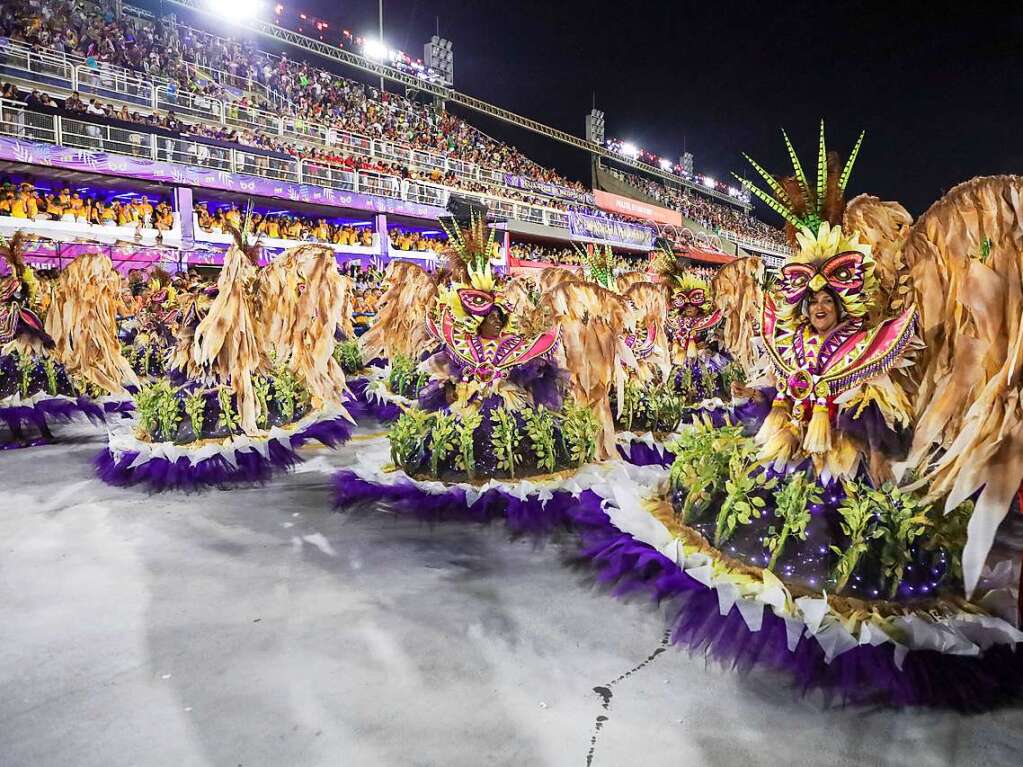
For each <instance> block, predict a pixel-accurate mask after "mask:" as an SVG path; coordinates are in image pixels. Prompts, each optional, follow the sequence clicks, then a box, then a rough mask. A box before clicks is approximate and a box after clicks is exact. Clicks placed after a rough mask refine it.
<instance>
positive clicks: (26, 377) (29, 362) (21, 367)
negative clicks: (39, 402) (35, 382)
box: [18, 354, 36, 399]
mask: <svg viewBox="0 0 1023 767" xmlns="http://www.w3.org/2000/svg"><path fill="white" fill-rule="evenodd" d="M35 368H36V362H35V359H34V358H33V357H32V355H27V356H26V355H21V354H18V373H20V375H21V383H20V386H19V390H20V391H21V397H22V399H24V398H26V397H28V390H29V387H30V386H31V385H32V372H33V371H34V370H35Z"/></svg>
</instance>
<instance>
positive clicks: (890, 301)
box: [842, 194, 913, 321]
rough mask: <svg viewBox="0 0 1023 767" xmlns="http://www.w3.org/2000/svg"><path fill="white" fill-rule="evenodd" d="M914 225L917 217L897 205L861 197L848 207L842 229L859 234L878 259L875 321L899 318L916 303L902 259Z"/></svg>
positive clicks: (876, 265) (876, 267)
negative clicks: (904, 310)
mask: <svg viewBox="0 0 1023 767" xmlns="http://www.w3.org/2000/svg"><path fill="white" fill-rule="evenodd" d="M912 224H913V217H912V216H910V215H909V212H908V211H907V210H906V209H905V208H904V207H902V206H901V205H900V204H899V203H897V202H885V201H882V200H880V199H878V198H877V197H872V196H871V195H867V194H861V195H859V196H858V197H854V198H853V199H852V200H850V201H849V203H848V205H846V209H845V218H844V220H843V222H842V228H843V229H844V230H845V231H847V232H859V235H860V240H861V241H862V242H866V243H868V244H869V245H870V252H871V255H872V256H873V258H874V278H875V279H876V280H877V293H876V294H875V298H874V308H873V313H872V315H871V318H872V319H873V320H875V321H880V320H882V319H884V318H886V317H891V316H892V315H893V314H897V313H898V312H900V311H902V309H904V308H905V304H906V302H907V300H909V301H911V300H912V295H911V289H910V284H909V283H910V280H909V270H908V268H907V267H906V262H905V259H904V257H903V255H902V249H903V247H905V244H906V239H907V238H908V237H909V229H910V226H912Z"/></svg>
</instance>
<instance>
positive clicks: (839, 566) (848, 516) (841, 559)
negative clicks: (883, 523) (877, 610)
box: [831, 481, 883, 593]
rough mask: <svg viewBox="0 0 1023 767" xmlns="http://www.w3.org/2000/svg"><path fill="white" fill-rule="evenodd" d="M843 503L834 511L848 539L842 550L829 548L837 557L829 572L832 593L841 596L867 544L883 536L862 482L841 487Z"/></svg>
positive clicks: (834, 547)
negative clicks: (839, 517) (843, 496)
mask: <svg viewBox="0 0 1023 767" xmlns="http://www.w3.org/2000/svg"><path fill="white" fill-rule="evenodd" d="M843 487H844V489H845V499H844V500H843V501H842V503H841V505H840V506H839V507H838V513H839V515H840V516H841V518H842V521H841V526H842V533H843V534H844V535H845V536H846V537H847V538H848V539H849V541H848V543H847V544H846V546H845V549H844V550H843V549H840V548H839V547H838V546H832V547H831V551H832V552H833V553H834V554H835V555H836V556H837V557H838V561H837V562H836V563H835V566H834V568H832V571H831V583H832V590H833V591H834V592H835V593H841V591H842V590H843V589H844V588H845V587H846V584H848V582H849V578H850V577H851V576H852V574H853V572H855V570H856V566H857V565H858V564H859V562H860V559H861V558H862V557H863V555H864V554H866V553H867V552H868V551H869V550H870V541H872V540H875V539H877V538H880V537H881V535H882V534H883V533H882V531H881V529H880V528H879V527H878V526H877V524H876V523H877V516H876V514H875V509H874V502H873V500H872V499H871V498H870V496H869V490H870V487H869V486H868V485H866V484H864V483H863V482H860V481H853V482H845V483H843Z"/></svg>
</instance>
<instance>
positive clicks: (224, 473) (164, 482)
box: [93, 418, 352, 492]
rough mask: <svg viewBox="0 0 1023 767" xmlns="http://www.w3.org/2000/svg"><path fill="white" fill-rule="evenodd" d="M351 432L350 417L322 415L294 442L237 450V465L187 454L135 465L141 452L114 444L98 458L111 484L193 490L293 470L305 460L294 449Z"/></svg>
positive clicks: (336, 440)
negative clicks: (120, 450) (117, 451)
mask: <svg viewBox="0 0 1023 767" xmlns="http://www.w3.org/2000/svg"><path fill="white" fill-rule="evenodd" d="M351 436H352V429H351V424H350V423H349V422H348V421H347V420H345V419H344V418H332V419H330V420H325V421H317V422H315V423H313V424H310V425H309V426H307V427H306V428H305V429H303V430H302V431H300V432H298V433H296V434H293V435H292V436H291V438H290V440H289V442H290V445H291V446H290V447H286V446H285V445H283V444H281V443H280V442H278V441H276V440H273V441H271V442H269V443H268V445H267V456H266V457H264V456H263V455H262V453H260V452H258V451H256V450H245V451H240V452H236V453H235V454H234V459H235V463H236V464H237V466H235V465H232V464H231V463H230V462H228V461H227V460H226V459H225V458H224V457H223V456H219V455H218V456H212V457H211V458H207V459H206V460H204V461H199V463H196V464H193V463H191V462H190V461H189V460H188V457H187V456H182V457H181V458H178V459H177V460H176V461H170V460H168V459H166V458H153V459H151V460H149V461H146V462H145V463H143V464H140V465H138V466H135V467H132V466H131V464H132V463H133V462H134V461H135V459H136V458H137V457H138V453H136V452H127V453H124V454H123V455H122V456H121V457H120V459H119V460H115V459H114V456H113V454H112V453H111V452H110V451H109V450H103V451H102V452H101V453H99V455H97V456H96V458H95V459H94V461H93V464H94V466H95V468H96V476H98V477H99V478H100V479H102V480H103V481H104V482H106V483H107V484H108V485H117V486H119V487H128V486H130V485H135V484H139V483H142V484H145V485H146V486H148V488H149V489H150V490H152V491H153V492H163V491H164V490H183V491H185V492H191V491H194V490H201V489H204V488H207V487H216V486H222V485H229V484H239V483H252V482H265V481H267V480H268V479H270V477H271V476H273V474H274V472H275V471H288V470H289V469H291V468H292V467H294V466H295V464H297V463H300V462H301V461H302V457H301V456H300V455H299V454H298V453H297V452H295V451H296V450H297V449H298V448H300V447H301V446H302V445H304V444H305V443H307V442H310V441H312V440H316V441H318V442H320V443H322V444H324V445H326V446H327V447H336V446H338V445H340V444H343V443H344V442H346V441H348V439H349V438H350V437H351Z"/></svg>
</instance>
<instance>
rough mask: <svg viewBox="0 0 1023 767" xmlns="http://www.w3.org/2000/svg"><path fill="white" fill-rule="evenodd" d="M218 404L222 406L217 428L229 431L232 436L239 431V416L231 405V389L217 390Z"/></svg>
mask: <svg viewBox="0 0 1023 767" xmlns="http://www.w3.org/2000/svg"><path fill="white" fill-rule="evenodd" d="M217 402H218V403H219V404H220V418H219V419H217V426H220V427H223V428H225V429H227V431H228V432H229V433H230V434H234V433H236V432H237V431H238V416H237V414H235V412H234V405H232V404H231V391H230V389H227V388H223V387H221V388H220V389H217Z"/></svg>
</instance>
